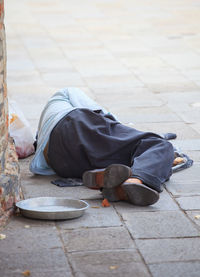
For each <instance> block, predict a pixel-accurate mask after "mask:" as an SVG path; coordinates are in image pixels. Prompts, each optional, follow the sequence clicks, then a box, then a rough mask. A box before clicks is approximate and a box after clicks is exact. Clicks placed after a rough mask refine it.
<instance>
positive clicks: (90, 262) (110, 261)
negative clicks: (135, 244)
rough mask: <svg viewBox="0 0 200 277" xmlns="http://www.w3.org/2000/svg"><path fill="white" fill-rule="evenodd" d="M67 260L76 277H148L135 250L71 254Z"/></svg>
mask: <svg viewBox="0 0 200 277" xmlns="http://www.w3.org/2000/svg"><path fill="white" fill-rule="evenodd" d="M69 259H70V262H71V264H72V267H73V270H74V272H75V276H76V277H86V276H87V277H93V276H97V277H100V276H102V275H104V276H108V277H111V276H118V277H121V276H127V277H129V276H130V277H132V276H138V277H149V276H150V274H149V272H148V270H147V268H146V266H145V265H144V263H143V262H142V260H141V257H140V255H139V254H138V252H137V251H136V250H115V251H114V250H111V251H101V252H93V251H92V252H82V253H72V254H70V255H69Z"/></svg>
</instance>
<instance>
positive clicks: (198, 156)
mask: <svg viewBox="0 0 200 277" xmlns="http://www.w3.org/2000/svg"><path fill="white" fill-rule="evenodd" d="M186 154H187V155H188V156H189V157H190V158H191V159H192V160H193V161H194V162H195V163H196V162H199V161H200V151H198V150H197V151H187V152H186Z"/></svg>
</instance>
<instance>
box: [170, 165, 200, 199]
mask: <svg viewBox="0 0 200 277" xmlns="http://www.w3.org/2000/svg"><path fill="white" fill-rule="evenodd" d="M199 180H200V164H199V163H197V162H195V163H194V164H193V165H192V167H190V168H188V169H186V170H182V171H179V172H176V173H174V174H173V175H172V176H171V178H170V180H169V181H168V182H166V188H167V190H168V191H170V192H171V193H172V194H173V195H174V196H176V197H177V196H192V195H200V191H199Z"/></svg>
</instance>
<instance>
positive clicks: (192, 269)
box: [149, 261, 200, 277]
mask: <svg viewBox="0 0 200 277" xmlns="http://www.w3.org/2000/svg"><path fill="white" fill-rule="evenodd" d="M149 269H150V271H151V274H152V276H153V277H160V276H162V277H174V276H176V277H183V276H184V277H199V275H200V262H199V261H192V262H178V263H177V262H175V263H163V264H152V265H149Z"/></svg>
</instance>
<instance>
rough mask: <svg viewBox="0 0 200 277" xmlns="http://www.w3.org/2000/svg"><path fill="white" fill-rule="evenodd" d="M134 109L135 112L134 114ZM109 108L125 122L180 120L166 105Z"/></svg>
mask: <svg viewBox="0 0 200 277" xmlns="http://www.w3.org/2000/svg"><path fill="white" fill-rule="evenodd" d="M133 109H134V114H133ZM109 110H110V111H111V112H112V113H114V114H116V115H117V117H118V118H119V120H120V121H122V122H123V123H129V122H132V123H140V122H142V123H144V122H146V123H147V122H148V123H151V122H160V123H161V122H180V121H181V120H180V118H179V117H178V116H177V115H176V114H175V113H173V112H172V111H170V110H169V109H167V108H166V107H162V108H161V107H153V108H135V107H130V106H129V107H126V106H125V107H121V106H113V105H112V106H110V107H109Z"/></svg>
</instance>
